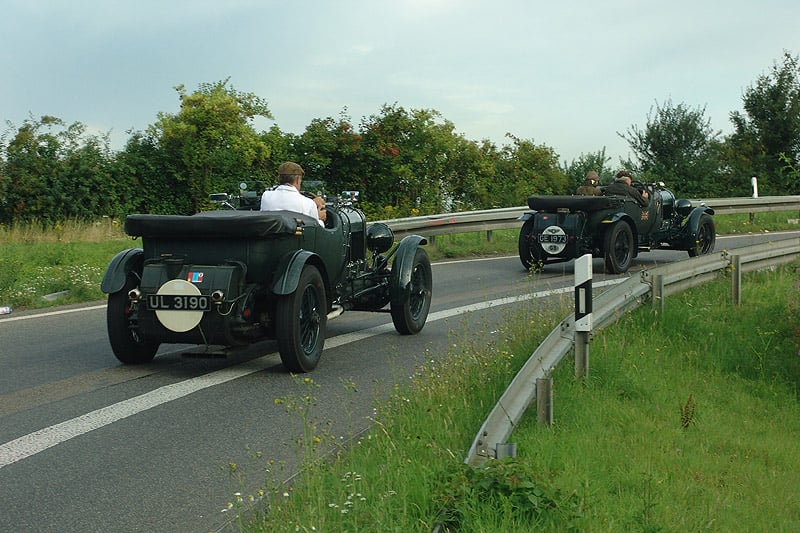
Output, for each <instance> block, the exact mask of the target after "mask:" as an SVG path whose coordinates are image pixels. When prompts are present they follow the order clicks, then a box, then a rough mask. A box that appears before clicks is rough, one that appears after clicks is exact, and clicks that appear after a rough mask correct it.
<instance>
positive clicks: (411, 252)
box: [389, 235, 428, 301]
mask: <svg viewBox="0 0 800 533" xmlns="http://www.w3.org/2000/svg"><path fill="white" fill-rule="evenodd" d="M421 244H428V241H427V239H425V237H422V236H420V235H408V236H406V237H403V240H402V241H400V244H399V245H398V246H397V251H396V252H395V254H396V256H397V257H395V259H394V263H392V272H391V274H390V276H389V292H390V297H391V300H392V301H401V300H403V299H404V298H405V296H404V295H405V294H406V290H405V288H406V287H407V286H408V284H409V283H411V272H412V270H413V269H414V256H415V255H416V253H417V248H418V247H419V245H421Z"/></svg>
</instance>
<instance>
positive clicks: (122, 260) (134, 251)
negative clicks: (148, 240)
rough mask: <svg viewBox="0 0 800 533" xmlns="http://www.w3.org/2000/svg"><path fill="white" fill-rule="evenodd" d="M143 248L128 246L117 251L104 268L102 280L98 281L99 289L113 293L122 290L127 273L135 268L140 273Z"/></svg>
mask: <svg viewBox="0 0 800 533" xmlns="http://www.w3.org/2000/svg"><path fill="white" fill-rule="evenodd" d="M143 259H144V250H142V249H141V248H128V249H127V250H123V251H121V252H119V253H118V254H117V255H115V256H114V258H113V259H112V260H111V262H110V263H109V264H108V268H106V273H105V274H104V275H103V281H102V282H101V283H100V290H102V291H103V292H104V293H106V294H114V293H115V292H119V291H121V290H122V287H124V286H125V281H126V280H127V278H128V273H129V272H131V271H133V270H136V271H138V272H139V273H140V274H141V271H142V261H143Z"/></svg>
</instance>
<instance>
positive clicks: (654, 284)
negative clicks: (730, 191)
mask: <svg viewBox="0 0 800 533" xmlns="http://www.w3.org/2000/svg"><path fill="white" fill-rule="evenodd" d="M709 205H711V204H709ZM728 205H730V204H728ZM750 209H751V207H750V206H748V208H747V209H746V210H745V211H744V212H747V211H749V210H750ZM798 255H800V238H792V239H787V240H782V241H775V242H770V243H766V244H759V245H754V246H749V247H747V248H739V249H736V250H734V251H732V252H728V251H722V252H719V253H712V254H709V255H705V256H702V257H696V258H693V259H688V260H685V261H680V262H678V263H671V264H668V265H663V266H660V267H656V268H653V269H651V270H644V271H642V272H640V274H639V275H637V276H632V277H630V278H628V279H627V280H625V281H623V282H621V283H620V284H619V285H616V286H615V287H613V288H612V289H609V290H607V291H605V292H603V293H601V294H600V295H598V296H597V297H596V298H594V301H593V309H592V317H593V327H594V329H600V328H603V327H605V326H607V325H609V324H611V323H613V322H614V321H616V320H617V319H618V318H619V317H620V316H622V315H623V314H625V313H626V312H628V311H629V310H631V309H633V308H635V307H638V306H639V305H642V304H643V303H645V302H646V301H653V302H654V296H653V295H654V293H655V294H659V295H660V296H658V298H659V299H660V301H659V302H654V304H656V303H658V304H661V305H663V298H664V297H665V296H666V295H668V294H674V293H676V292H679V291H681V290H684V289H687V288H689V287H692V286H695V285H700V284H702V283H705V282H706V281H708V280H709V279H711V278H713V277H716V276H717V275H719V273H720V272H722V271H724V270H726V269H728V268H730V267H731V266H732V265H739V268H740V270H741V271H745V272H746V271H751V270H755V269H760V268H765V267H769V266H773V265H779V264H783V263H787V262H790V261H792V260H794V259H795V258H796V257H797V256H798ZM574 344H575V320H574V316H572V315H570V316H568V317H566V318H565V319H564V320H563V321H562V322H561V323H560V324H559V325H558V326H557V327H556V328H555V329H554V330H553V331H552V332H551V333H550V334H549V335H548V336H547V338H545V340H544V342H542V344H541V345H539V347H538V348H537V349H536V351H534V352H533V354H531V356H530V357H529V358H528V361H527V362H526V363H525V364H524V365H523V367H522V368H521V369H520V371H519V372H518V373H517V375H516V376H515V377H514V379H513V380H512V381H511V383H510V384H509V386H508V388H507V389H506V390H505V392H504V393H503V394H502V396H501V397H500V400H499V401H498V402H497V404H496V405H495V407H494V408H493V409H492V411H491V412H490V413H489V416H488V417H487V419H486V421H485V422H484V423H483V425H482V426H481V428H480V430H479V431H478V434H477V435H476V436H475V439H474V441H473V443H472V446H471V447H470V449H469V453H468V455H467V458H466V459H465V460H464V462H465V463H468V464H480V463H481V462H483V461H486V460H487V459H493V458H496V457H497V449H498V446H500V445H505V443H506V441H507V440H508V438H509V436H510V435H511V432H512V431H513V429H514V428H515V427H516V426H517V425H518V424H519V422H520V420H521V419H522V416H523V415H524V414H525V411H526V410H527V409H528V408H529V407H530V406H531V405H532V404H533V403H534V402H535V399H536V381H537V379H541V378H545V377H548V376H549V375H550V374H551V372H552V371H553V370H554V369H555V367H556V366H557V365H558V364H559V362H560V361H561V360H562V359H563V358H564V356H565V355H566V354H567V353H568V352H569V351H570V350H571V349H572V348H573V346H574Z"/></svg>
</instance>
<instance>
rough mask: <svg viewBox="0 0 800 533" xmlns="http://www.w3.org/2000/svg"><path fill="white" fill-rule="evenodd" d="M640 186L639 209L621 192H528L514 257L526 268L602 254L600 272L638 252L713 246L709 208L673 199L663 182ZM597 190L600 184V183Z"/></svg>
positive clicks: (696, 251) (620, 269)
mask: <svg viewBox="0 0 800 533" xmlns="http://www.w3.org/2000/svg"><path fill="white" fill-rule="evenodd" d="M634 186H635V187H638V188H640V190H641V189H646V190H647V191H648V192H649V196H650V201H649V203H648V205H647V206H646V207H644V208H642V207H640V206H639V205H638V204H637V203H636V201H635V200H633V198H629V197H623V196H557V195H553V196H544V195H542V196H537V195H533V196H529V197H528V207H530V209H531V211H526V212H525V213H524V214H523V215H522V216H521V217H520V218H519V220H521V221H523V224H522V228H521V229H520V233H519V258H520V261H521V262H522V265H523V266H524V267H525V268H526V269H530V268H536V267H541V266H544V265H546V264H548V263H552V262H559V261H569V260H570V259H575V258H577V257H580V256H582V255H584V254H591V255H592V256H593V257H602V258H603V259H604V261H605V269H606V272H608V273H612V274H621V273H624V272H627V270H628V268H629V267H630V265H631V263H632V261H633V259H634V258H635V257H637V256H638V254H639V253H640V252H646V251H649V250H654V249H658V248H662V249H671V250H685V251H686V252H688V253H689V255H690V256H691V257H694V256H698V255H705V254H708V253H711V252H712V251H713V250H714V244H715V240H716V229H715V226H714V220H713V218H712V215H713V214H714V210H713V209H712V208H710V207H708V206H706V205H702V204H701V205H698V206H695V205H693V204H692V202H691V201H690V200H687V199H676V197H675V194H674V193H673V192H672V191H670V190H669V189H667V188H666V187H665V186H664V184H663V183H660V182H659V183H652V184H646V185H645V184H641V183H636V182H634ZM601 189H602V187H601Z"/></svg>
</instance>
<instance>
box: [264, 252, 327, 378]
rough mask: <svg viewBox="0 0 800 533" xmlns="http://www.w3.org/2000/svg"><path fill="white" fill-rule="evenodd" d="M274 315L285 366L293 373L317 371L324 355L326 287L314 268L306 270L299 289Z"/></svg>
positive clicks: (284, 298)
mask: <svg viewBox="0 0 800 533" xmlns="http://www.w3.org/2000/svg"><path fill="white" fill-rule="evenodd" d="M275 315H276V316H275V336H276V338H277V340H278V350H279V351H280V354H281V361H282V362H283V366H285V367H286V369H287V370H289V371H290V372H298V373H300V372H310V371H312V370H314V368H315V367H316V366H317V363H319V358H320V356H321V355H322V346H323V344H324V343H325V324H326V320H327V314H326V302H325V286H324V284H323V283H322V276H321V275H320V273H319V270H317V268H316V267H315V266H313V265H306V266H305V267H303V272H302V273H301V274H300V281H299V282H298V284H297V290H295V291H294V292H293V293H292V294H288V295H286V296H282V297H281V298H280V299H279V300H278V302H277V307H276V312H275Z"/></svg>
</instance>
